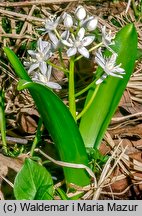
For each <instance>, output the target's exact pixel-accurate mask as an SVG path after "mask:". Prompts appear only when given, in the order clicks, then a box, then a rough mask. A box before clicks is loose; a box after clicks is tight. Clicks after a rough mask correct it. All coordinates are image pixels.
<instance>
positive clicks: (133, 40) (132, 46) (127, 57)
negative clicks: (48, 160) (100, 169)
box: [80, 24, 137, 148]
mask: <svg viewBox="0 0 142 216" xmlns="http://www.w3.org/2000/svg"><path fill="white" fill-rule="evenodd" d="M112 48H113V49H114V50H115V51H116V53H117V54H118V57H117V62H116V64H120V63H121V64H122V65H121V67H122V68H124V69H125V72H126V74H125V75H124V78H123V79H120V78H116V77H111V76H109V77H107V79H106V80H105V81H104V82H103V83H101V84H100V85H99V86H98V87H97V88H96V85H94V86H93V87H92V88H91V89H90V90H89V93H88V96H87V99H86V104H87V103H88V101H89V99H90V98H91V96H92V95H93V94H94V91H95V98H94V100H93V102H92V104H91V106H90V107H89V109H88V110H87V112H86V113H85V114H84V115H83V117H82V119H81V122H80V132H81V135H82V137H83V140H84V143H85V146H86V147H92V148H93V147H94V148H98V147H99V145H100V143H101V141H102V138H103V136H104V133H105V131H106V129H107V127H108V124H109V122H110V120H111V118H112V116H113V114H114V112H115V110H116V108H117V106H118V103H119V101H120V99H121V97H122V94H123V92H124V90H125V88H126V85H127V83H128V81H129V78H130V76H131V74H132V72H133V70H134V65H135V60H136V55H137V33H136V29H135V27H134V25H133V24H128V25H126V26H125V27H123V28H122V29H121V30H120V31H119V32H118V33H117V35H116V38H115V44H114V45H113V47H112ZM105 55H106V56H108V55H110V53H109V52H108V51H107V52H106V53H105ZM101 71H102V69H101V68H100V67H98V69H97V72H96V73H97V74H98V73H100V72H101Z"/></svg>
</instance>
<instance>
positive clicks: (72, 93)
mask: <svg viewBox="0 0 142 216" xmlns="http://www.w3.org/2000/svg"><path fill="white" fill-rule="evenodd" d="M69 71H70V72H69V109H70V112H71V114H72V116H73V117H74V119H76V104H75V89H74V88H75V87H74V57H71V58H70V69H69Z"/></svg>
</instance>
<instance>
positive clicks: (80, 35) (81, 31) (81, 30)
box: [77, 28, 85, 41]
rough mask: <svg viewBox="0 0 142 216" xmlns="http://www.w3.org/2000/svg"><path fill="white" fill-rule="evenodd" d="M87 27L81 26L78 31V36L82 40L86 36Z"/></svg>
mask: <svg viewBox="0 0 142 216" xmlns="http://www.w3.org/2000/svg"><path fill="white" fill-rule="evenodd" d="M84 34H85V29H84V28H81V29H80V30H79V31H78V33H77V38H78V39H79V40H80V41H81V40H82V39H83V38H84Z"/></svg>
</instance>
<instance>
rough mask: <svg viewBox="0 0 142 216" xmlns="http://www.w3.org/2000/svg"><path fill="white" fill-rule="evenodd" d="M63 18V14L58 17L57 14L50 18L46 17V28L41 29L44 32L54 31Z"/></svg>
mask: <svg viewBox="0 0 142 216" xmlns="http://www.w3.org/2000/svg"><path fill="white" fill-rule="evenodd" d="M61 20H62V17H61V16H59V17H57V18H56V16H55V15H54V16H50V17H49V19H46V20H45V22H44V25H45V28H39V30H41V31H43V32H44V34H46V33H49V32H51V31H54V30H55V29H56V28H57V26H58V24H59V23H60V22H61Z"/></svg>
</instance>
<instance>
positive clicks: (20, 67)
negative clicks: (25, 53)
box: [3, 47, 31, 81]
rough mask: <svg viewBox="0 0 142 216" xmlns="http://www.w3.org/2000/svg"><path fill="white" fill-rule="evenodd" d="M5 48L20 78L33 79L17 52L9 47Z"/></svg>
mask: <svg viewBox="0 0 142 216" xmlns="http://www.w3.org/2000/svg"><path fill="white" fill-rule="evenodd" d="M3 49H4V52H5V54H6V55H7V57H8V59H9V61H10V63H11V65H12V67H13V68H14V70H15V72H16V74H17V76H19V78H21V79H25V80H27V81H31V78H30V77H29V75H28V73H27V71H26V70H25V68H24V66H23V65H22V63H21V61H20V60H19V59H18V57H17V56H16V55H15V53H14V52H13V51H12V50H11V49H10V48H9V47H4V48H3Z"/></svg>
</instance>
